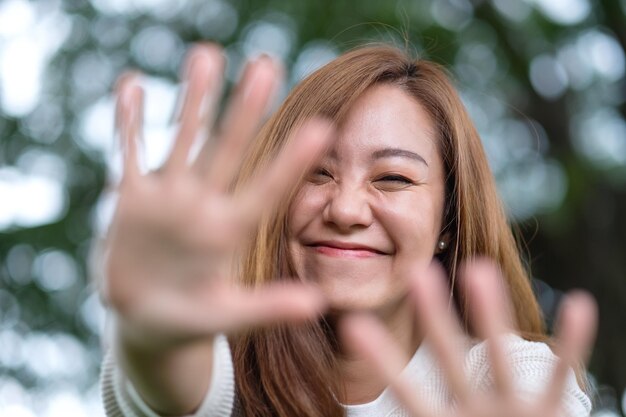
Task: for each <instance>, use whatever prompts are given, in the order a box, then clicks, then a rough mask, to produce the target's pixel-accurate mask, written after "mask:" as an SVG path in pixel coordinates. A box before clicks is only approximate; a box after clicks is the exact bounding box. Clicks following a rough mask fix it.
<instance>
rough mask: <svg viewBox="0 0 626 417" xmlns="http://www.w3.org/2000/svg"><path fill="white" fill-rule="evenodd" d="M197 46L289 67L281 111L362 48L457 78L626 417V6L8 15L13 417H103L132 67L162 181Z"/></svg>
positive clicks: (243, 5)
mask: <svg viewBox="0 0 626 417" xmlns="http://www.w3.org/2000/svg"><path fill="white" fill-rule="evenodd" d="M199 40H211V41H215V42H219V43H221V44H223V45H224V46H225V53H226V55H227V58H228V68H227V78H228V80H229V82H232V81H233V80H235V79H236V78H237V76H238V74H239V69H240V66H241V63H242V62H243V60H244V59H245V58H246V57H249V56H254V55H257V54H259V53H260V52H267V53H270V54H271V55H274V56H277V57H279V58H281V59H282V60H284V62H285V63H286V66H287V68H288V69H289V71H288V74H289V75H288V78H287V82H286V84H285V87H284V89H283V90H284V91H283V92H282V94H283V96H284V94H286V92H287V91H288V90H289V88H290V87H291V86H293V85H294V84H295V83H296V82H297V81H298V80H300V79H301V78H302V77H304V76H305V75H307V74H308V73H310V72H311V71H313V70H314V69H316V68H317V67H319V66H320V65H323V64H324V63H326V62H328V61H329V60H331V59H332V58H334V57H335V56H337V55H338V54H340V53H341V52H342V51H344V50H347V49H350V48H353V47H355V46H357V45H360V44H362V43H365V42H371V41H384V42H391V43H395V44H397V45H400V46H402V47H404V45H405V43H406V42H405V41H408V42H409V44H410V46H409V49H410V50H411V51H414V52H415V53H416V54H418V55H419V56H422V57H425V58H428V59H431V60H434V61H437V62H440V63H442V64H444V65H445V66H446V67H447V68H449V70H450V71H451V73H452V74H453V77H454V80H455V83H456V85H457V86H458V88H459V90H460V91H461V93H462V97H463V100H464V102H465V103H466V105H467V106H468V108H469V110H470V113H471V115H472V117H473V119H474V121H475V123H476V125H477V127H478V129H479V131H480V132H481V135H482V138H483V141H484V144H485V147H486V149H487V151H488V154H489V158H490V163H491V167H492V169H493V172H494V174H495V175H496V177H497V180H498V184H499V188H500V192H501V195H502V197H503V198H504V200H505V202H506V205H507V207H508V210H509V215H510V218H511V220H512V222H513V223H514V224H515V227H516V229H518V231H519V232H520V236H521V237H522V240H523V242H524V246H525V247H526V248H527V258H528V262H529V264H530V266H531V268H532V273H533V277H534V284H535V288H536V290H537V293H538V296H539V299H540V301H541V305H542V307H543V309H544V311H545V314H546V317H547V320H548V323H549V324H551V323H552V319H553V315H554V310H555V308H556V306H557V305H558V303H559V299H560V297H561V295H562V294H563V292H565V291H567V290H569V289H571V288H585V289H587V290H589V291H591V292H592V293H593V294H594V295H595V297H596V299H597V300H598V303H599V306H600V319H601V321H600V328H599V336H598V341H597V344H596V349H595V352H594V354H593V357H592V359H591V364H590V373H591V377H592V381H593V383H594V392H595V401H596V408H595V411H594V415H595V416H603V417H608V416H623V415H625V413H626V391H625V388H626V307H625V306H624V305H625V304H626V120H625V117H626V78H625V75H624V74H625V66H626V63H625V52H624V51H625V46H626V0H411V1H403V0H387V1H379V0H360V1H358V2H357V1H338V0H334V1H333V0H316V1H303V0H300V1H297V0H296V1H293V0H187V1H185V0H180V1H174V0H172V1H168V0H41V1H28V0H0V415H1V416H7V417H31V416H41V417H57V416H64V417H82V416H102V415H103V411H102V406H101V404H100V397H99V386H98V372H99V363H100V360H101V355H102V347H101V346H102V345H101V336H102V334H103V323H104V320H103V319H104V310H103V307H102V305H101V303H100V301H99V299H98V296H97V295H96V294H95V293H94V286H93V283H92V282H91V281H90V272H89V271H90V267H89V265H90V262H89V260H90V253H91V252H90V248H91V242H92V238H94V237H98V236H101V235H102V234H103V232H104V229H105V227H106V224H107V222H108V219H109V218H110V216H111V211H112V209H113V204H114V202H113V200H112V199H111V198H110V197H100V195H101V192H102V190H103V189H104V188H105V187H106V185H107V184H109V183H110V182H111V181H113V180H114V179H115V178H116V177H117V175H118V174H119V169H118V167H117V164H116V162H115V161H116V160H117V158H116V154H117V153H116V149H115V144H114V141H113V137H114V135H113V107H112V105H113V98H112V97H111V94H110V92H111V87H112V85H113V83H114V80H115V78H116V76H117V75H118V74H119V73H120V72H121V71H123V70H124V69H125V68H129V67H132V68H138V69H140V70H142V71H144V72H146V73H147V74H148V75H147V76H146V77H145V83H146V88H147V107H146V123H145V125H146V138H147V139H146V148H147V149H146V150H147V152H146V160H145V164H146V165H147V166H148V167H156V166H158V165H159V163H160V161H162V159H163V157H164V155H165V153H166V152H167V149H168V146H169V145H170V140H171V132H172V127H171V126H170V125H169V122H170V120H171V114H172V111H173V108H174V105H175V99H176V89H177V84H176V83H177V81H176V80H177V72H178V69H179V66H180V63H181V59H182V57H183V55H184V54H185V51H186V48H187V47H188V46H189V45H190V44H191V43H193V42H196V41H199ZM96 269H97V267H96Z"/></svg>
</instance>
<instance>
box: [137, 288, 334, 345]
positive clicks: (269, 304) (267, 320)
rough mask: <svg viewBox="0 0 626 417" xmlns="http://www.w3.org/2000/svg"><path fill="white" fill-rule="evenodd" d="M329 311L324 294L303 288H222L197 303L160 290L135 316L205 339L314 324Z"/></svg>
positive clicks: (146, 324) (183, 295) (140, 307)
mask: <svg viewBox="0 0 626 417" xmlns="http://www.w3.org/2000/svg"><path fill="white" fill-rule="evenodd" d="M325 308H326V302H325V300H324V298H323V296H322V295H321V294H320V292H319V290H317V289H316V288H314V287H312V286H307V285H303V284H300V283H274V284H271V285H269V286H268V287H266V288H262V289H258V290H253V291H250V290H242V289H235V288H233V287H231V286H228V285H226V284H223V283H216V285H215V286H213V287H212V288H211V290H210V292H209V293H206V294H202V296H198V297H195V298H190V297H189V294H188V293H181V292H177V291H173V290H172V289H171V288H169V289H158V290H154V291H152V292H151V293H150V294H148V295H147V296H146V297H143V298H142V300H141V303H138V305H137V306H136V307H135V308H134V309H133V311H132V315H133V317H135V320H139V321H142V324H144V325H145V326H147V327H150V326H152V325H154V326H157V328H158V329H161V331H163V329H170V330H172V331H173V332H174V333H175V334H176V333H179V334H181V335H183V334H184V335H185V336H186V337H201V336H207V335H214V334H216V333H220V332H225V333H230V332H234V331H238V330H242V329H246V328H250V327H256V326H265V325H269V324H272V323H279V322H297V321H302V320H307V319H313V318H315V317H316V316H318V315H319V314H321V312H322V311H323V310H324V309H325Z"/></svg>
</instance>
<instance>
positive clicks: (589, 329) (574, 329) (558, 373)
mask: <svg viewBox="0 0 626 417" xmlns="http://www.w3.org/2000/svg"><path fill="white" fill-rule="evenodd" d="M597 320H598V312H597V306H596V303H595V301H594V299H593V297H592V296H591V295H589V294H588V293H586V292H582V291H576V292H573V293H571V294H568V295H567V296H566V297H565V299H564V301H563V302H562V304H561V307H560V309H559V315H558V321H557V345H556V348H555V353H556V355H557V356H558V357H559V361H558V362H557V365H556V367H555V370H554V374H553V377H552V381H551V382H550V384H549V385H548V391H547V393H546V396H545V399H544V401H543V404H544V409H545V410H546V415H556V414H557V412H558V410H559V409H560V407H561V399H562V396H563V391H564V388H565V384H566V382H567V377H568V374H569V373H570V371H571V369H572V368H573V367H577V366H580V365H582V364H584V363H585V362H586V361H587V359H588V358H589V354H590V352H591V348H592V345H593V341H594V339H595V333H596V326H597Z"/></svg>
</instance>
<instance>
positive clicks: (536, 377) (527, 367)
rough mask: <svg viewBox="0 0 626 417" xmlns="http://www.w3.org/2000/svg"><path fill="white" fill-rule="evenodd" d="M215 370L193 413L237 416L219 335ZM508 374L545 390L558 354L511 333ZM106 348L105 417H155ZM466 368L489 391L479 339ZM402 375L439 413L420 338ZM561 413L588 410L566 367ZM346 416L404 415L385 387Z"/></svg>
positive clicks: (440, 385) (435, 376) (434, 375)
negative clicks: (418, 344)
mask: <svg viewBox="0 0 626 417" xmlns="http://www.w3.org/2000/svg"><path fill="white" fill-rule="evenodd" d="M215 343H216V345H215V349H214V355H215V356H214V369H213V375H212V380H211V388H210V389H209V391H208V392H207V394H206V397H205V399H204V401H203V402H202V405H201V406H200V408H199V409H198V411H197V412H196V413H195V414H194V415H193V417H231V416H232V417H239V414H238V412H237V410H235V411H233V404H234V402H235V382H234V372H233V362H232V358H231V354H230V348H229V346H228V342H227V340H226V338H225V337H224V336H219V337H218V338H216V341H215ZM507 350H508V352H509V358H510V363H511V371H512V372H511V374H512V375H513V378H514V381H515V387H516V390H517V392H518V393H519V395H520V396H521V397H522V398H525V399H528V400H532V399H533V398H534V397H536V396H537V394H539V393H542V392H543V391H544V388H545V385H546V384H547V383H548V382H549V381H550V378H551V373H552V369H553V367H554V365H555V364H556V361H557V358H556V356H554V354H553V353H552V351H551V350H550V348H549V347H548V346H547V345H546V344H544V343H537V342H529V341H526V340H524V339H521V338H519V337H517V336H513V335H511V336H510V337H509V338H508V340H507ZM114 356H115V355H114V354H113V353H111V352H109V354H108V355H107V357H106V358H105V361H104V364H103V369H102V392H103V399H104V406H105V410H106V414H107V416H108V417H159V416H158V415H157V414H156V413H155V412H154V411H152V410H151V409H150V408H149V407H148V406H147V405H146V404H145V402H144V401H143V400H142V399H141V398H140V396H139V395H138V394H137V392H136V391H135V389H134V388H133V386H132V384H131V383H130V381H129V380H128V379H127V378H126V376H125V375H124V374H123V373H122V371H121V369H120V368H119V366H118V365H117V363H116V360H115V357H114ZM465 365H466V370H467V373H468V375H469V378H470V381H472V385H473V388H474V389H475V390H477V391H486V390H489V389H490V387H491V384H492V379H491V372H490V365H489V360H488V356H487V349H486V346H485V344H484V343H479V344H476V345H474V346H473V347H471V348H469V349H468V351H467V356H466V364H465ZM404 372H405V374H406V376H407V377H408V378H409V379H411V380H414V381H416V383H419V386H420V389H421V390H422V398H424V399H425V400H426V401H428V402H429V404H428V406H430V407H431V409H432V410H433V411H434V412H435V413H438V412H439V411H443V410H444V409H445V408H447V407H449V406H450V404H451V402H452V396H451V394H450V392H449V390H448V388H447V385H446V383H445V378H444V376H443V372H442V371H441V369H439V367H438V366H437V364H436V362H435V361H434V359H433V356H432V355H431V353H430V351H429V349H428V347H427V345H426V343H422V345H421V346H420V348H419V349H418V350H417V352H415V355H414V356H413V358H411V360H410V362H409V363H408V365H407V366H406V369H405V370H404ZM564 403H565V416H567V417H586V416H589V414H590V412H591V402H590V401H589V398H588V397H587V396H586V395H585V394H584V393H583V392H582V391H581V389H580V388H579V387H578V385H577V383H576V378H575V376H574V373H573V372H570V375H569V377H568V381H567V386H566V390H565V395H564ZM344 407H345V409H346V416H347V417H409V414H408V413H407V412H406V411H405V410H404V409H403V407H402V406H401V405H400V403H399V402H398V401H397V400H396V399H395V398H394V397H393V395H392V394H391V392H389V390H385V391H383V393H382V394H381V395H380V396H379V397H378V398H377V399H375V400H374V401H372V402H369V403H367V404H360V405H349V406H344Z"/></svg>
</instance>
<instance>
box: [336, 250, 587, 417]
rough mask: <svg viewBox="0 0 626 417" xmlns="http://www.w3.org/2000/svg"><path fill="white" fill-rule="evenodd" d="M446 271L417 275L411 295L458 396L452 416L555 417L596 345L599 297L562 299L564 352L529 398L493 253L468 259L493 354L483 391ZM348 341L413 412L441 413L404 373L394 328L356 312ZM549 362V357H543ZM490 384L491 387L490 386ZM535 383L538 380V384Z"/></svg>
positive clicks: (346, 327)
mask: <svg viewBox="0 0 626 417" xmlns="http://www.w3.org/2000/svg"><path fill="white" fill-rule="evenodd" d="M445 281H446V280H445V277H444V275H443V272H442V271H441V269H440V268H439V267H438V266H434V267H432V268H431V269H430V270H429V271H428V273H427V274H421V276H419V277H413V279H412V283H411V292H410V294H411V297H412V298H413V299H414V301H415V305H416V308H417V318H418V323H419V325H420V326H421V328H422V329H423V331H424V332H425V334H426V335H427V336H426V340H427V343H428V346H429V348H430V349H431V350H432V352H433V354H434V356H435V357H436V359H437V361H438V363H439V366H440V367H441V369H442V372H443V374H444V376H445V379H446V382H447V385H448V387H449V389H450V392H451V394H452V395H453V398H454V405H453V406H451V407H450V409H449V410H447V411H445V412H444V413H443V415H445V416H449V417H452V416H463V417H498V416H509V417H556V416H563V415H567V414H563V412H564V411H565V409H564V404H563V402H562V399H563V393H564V390H565V386H566V384H568V383H570V384H571V383H572V380H571V379H570V380H569V381H568V378H571V377H572V375H571V369H572V368H573V367H577V366H579V365H581V364H583V363H584V362H585V361H586V359H587V358H588V355H589V353H590V352H591V346H592V344H593V340H594V335H595V329H596V320H597V312H596V305H595V302H594V301H593V299H592V297H591V296H589V295H588V294H586V293H583V292H574V293H572V294H569V295H568V296H567V297H566V299H565V301H564V302H563V304H562V307H561V309H560V312H559V319H558V323H557V329H558V330H557V334H556V338H555V342H556V343H555V345H554V347H553V350H554V353H555V354H556V355H557V356H558V359H556V360H555V362H556V365H555V366H554V369H553V370H551V373H552V376H551V378H548V380H546V381H543V382H544V383H545V386H544V388H543V392H537V393H534V394H533V395H531V397H532V398H529V396H528V394H529V393H528V392H525V393H520V392H517V391H516V385H517V384H516V382H519V381H515V377H514V376H513V375H512V369H513V368H514V366H515V365H516V364H514V363H512V362H510V360H509V359H510V358H509V356H510V352H509V351H508V349H507V338H510V337H511V335H512V333H514V332H515V330H514V324H513V319H512V316H511V313H510V303H509V300H508V299H507V296H506V292H505V291H504V289H503V285H502V282H501V279H500V276H499V273H498V271H497V269H496V267H495V266H494V265H493V264H492V263H490V262H489V261H486V260H480V261H476V262H473V263H470V264H468V265H466V267H465V270H464V273H463V284H464V289H465V293H466V296H467V297H468V298H469V299H471V306H472V309H471V310H472V311H471V320H472V326H473V329H474V330H475V332H476V333H477V336H478V337H479V338H480V339H481V340H483V341H484V343H485V344H486V349H487V353H488V357H489V368H490V372H491V378H492V381H493V383H492V387H491V388H492V389H491V390H490V391H489V392H487V393H485V392H476V391H475V390H474V389H473V388H475V384H473V382H475V381H470V380H469V379H468V378H469V376H468V375H467V374H466V372H465V369H466V367H465V366H464V365H465V354H466V351H465V348H464V346H468V345H469V344H470V341H469V340H467V336H466V335H465V334H464V333H463V331H462V330H461V325H460V323H459V322H458V319H457V318H456V315H455V313H454V311H453V310H452V309H451V307H450V303H449V301H450V299H449V295H448V289H447V287H446V284H445ZM340 329H341V336H342V341H343V343H344V344H345V345H346V347H347V348H348V349H349V350H350V351H352V352H353V353H355V354H357V355H360V356H361V357H363V358H364V359H366V360H368V361H369V362H370V364H371V366H372V368H373V369H375V370H376V372H377V373H378V374H379V375H380V376H381V377H382V378H383V379H384V380H385V381H386V382H387V384H388V385H389V386H390V388H391V389H392V390H393V392H394V393H395V394H396V396H397V398H398V399H399V400H400V401H401V402H402V403H403V404H404V406H405V407H406V409H407V410H408V411H409V413H410V414H411V415H412V416H414V417H430V416H434V415H437V416H439V415H442V414H441V413H440V412H437V413H436V414H435V412H434V410H432V409H430V408H429V406H428V405H427V404H428V401H426V398H425V397H423V396H422V394H421V390H420V386H419V382H417V383H416V382H415V381H411V382H409V381H408V379H407V378H406V377H405V376H404V375H403V374H402V370H403V368H404V366H405V365H406V363H407V362H408V358H407V357H406V352H403V351H402V350H401V349H400V347H399V346H398V345H396V343H395V342H394V341H393V340H392V338H391V336H390V334H389V332H388V331H387V330H386V329H385V328H384V326H383V325H382V324H381V323H380V322H379V321H378V320H377V319H375V318H374V317H371V316H366V315H351V316H348V317H346V318H344V319H343V322H342V323H341V328H340ZM539 365H540V366H546V363H540V364H539ZM483 388H484V387H483ZM535 388H536V387H535Z"/></svg>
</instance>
